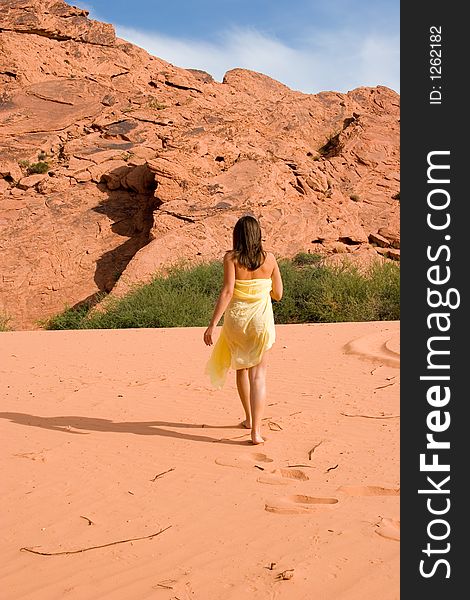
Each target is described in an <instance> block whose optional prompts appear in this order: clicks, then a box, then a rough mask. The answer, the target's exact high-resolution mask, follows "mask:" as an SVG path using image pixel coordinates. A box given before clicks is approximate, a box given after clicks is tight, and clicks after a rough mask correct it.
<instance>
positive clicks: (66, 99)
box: [0, 0, 399, 328]
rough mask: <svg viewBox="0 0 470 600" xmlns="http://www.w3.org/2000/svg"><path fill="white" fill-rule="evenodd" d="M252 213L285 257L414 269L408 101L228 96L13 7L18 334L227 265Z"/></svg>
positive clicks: (250, 79) (29, 4)
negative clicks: (407, 242)
mask: <svg viewBox="0 0 470 600" xmlns="http://www.w3.org/2000/svg"><path fill="white" fill-rule="evenodd" d="M44 163H47V164H46V165H45V166H44ZM42 171H45V172H42ZM246 212H251V213H253V214H255V215H256V216H258V217H259V218H260V219H261V223H262V226H263V229H264V233H265V236H266V245H267V247H269V248H270V249H272V250H274V251H275V252H276V254H278V255H279V256H292V255H294V254H296V253H297V252H300V251H303V252H316V253H322V254H338V253H340V254H341V253H348V256H350V257H358V260H367V259H369V258H370V256H378V254H377V252H379V253H382V254H385V255H386V256H388V257H390V258H395V259H397V258H399V250H398V248H399V96H398V95H397V94H396V93H395V92H393V91H392V90H390V89H388V88H386V87H381V86H379V87H376V88H358V89H355V90H352V91H350V92H348V93H347V94H340V93H337V92H322V93H320V94H315V95H309V94H303V93H300V92H296V91H292V90H290V89H289V88H287V87H286V86H284V85H282V84H281V83H278V82H277V81H274V80H273V79H270V78H269V77H266V76H264V75H261V74H259V73H254V72H251V71H246V70H241V69H234V70H232V71H229V72H228V73H227V74H226V75H225V77H224V80H223V83H218V82H215V81H213V79H212V77H210V75H208V74H206V73H204V72H201V71H199V70H197V69H194V70H186V69H181V68H177V67H175V66H173V65H171V64H169V63H167V62H165V61H163V60H161V59H158V58H155V57H153V56H150V55H149V54H147V53H146V52H145V51H144V50H142V49H140V48H138V47H136V46H133V45H132V44H129V43H127V42H125V41H123V40H120V39H118V38H116V37H115V35H114V30H113V28H112V26H111V25H107V24H103V23H98V22H96V21H92V20H90V19H88V18H87V12H86V11H84V10H81V9H78V8H74V7H70V6H68V5H67V4H65V2H63V1H62V0H3V2H2V11H1V14H0V232H1V233H0V311H2V310H3V312H6V313H7V314H8V315H10V316H11V318H12V323H11V324H12V325H13V326H14V327H16V328H34V327H37V326H38V325H37V322H38V320H39V319H44V318H46V317H48V316H50V315H52V314H55V313H57V312H59V311H61V310H62V309H63V308H64V306H65V305H69V306H72V305H75V304H77V303H80V302H82V301H83V300H85V299H88V298H92V297H94V295H96V294H97V293H98V292H100V291H105V292H111V291H112V293H113V294H121V293H123V292H125V291H126V290H127V289H128V286H129V285H132V284H134V283H136V282H142V281H146V280H148V279H149V278H150V277H151V276H152V274H153V273H154V272H155V271H156V270H158V269H160V268H162V267H164V266H165V265H168V264H169V263H172V262H174V261H175V260H180V259H189V260H193V261H194V260H205V259H214V258H220V257H221V254H222V253H223V250H224V249H226V248H227V249H228V248H229V247H230V244H231V228H232V226H233V224H234V223H235V221H236V219H237V218H238V217H239V216H241V215H242V214H244V213H246Z"/></svg>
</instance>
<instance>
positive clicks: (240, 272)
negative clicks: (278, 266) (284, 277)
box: [230, 251, 276, 280]
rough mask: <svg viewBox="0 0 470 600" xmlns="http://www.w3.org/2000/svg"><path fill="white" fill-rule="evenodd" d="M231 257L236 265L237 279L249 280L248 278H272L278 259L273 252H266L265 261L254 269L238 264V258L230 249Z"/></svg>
mask: <svg viewBox="0 0 470 600" xmlns="http://www.w3.org/2000/svg"><path fill="white" fill-rule="evenodd" d="M230 254H231V258H232V260H233V263H234V266H235V279H240V280H247V279H271V277H272V274H273V271H274V265H275V263H276V259H275V258H274V255H273V254H272V253H271V252H266V258H265V259H264V262H263V263H262V264H261V265H260V266H259V267H258V268H257V269H254V270H253V271H250V270H249V269H247V268H245V267H243V266H241V265H240V264H238V262H237V260H236V259H235V258H234V256H233V251H230Z"/></svg>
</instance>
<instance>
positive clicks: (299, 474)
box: [257, 469, 309, 485]
mask: <svg viewBox="0 0 470 600" xmlns="http://www.w3.org/2000/svg"><path fill="white" fill-rule="evenodd" d="M292 479H293V480H294V481H308V480H309V477H308V475H306V474H305V473H304V472H303V471H301V470H300V469H274V470H273V471H271V472H270V473H269V474H266V475H260V476H259V477H258V479H257V481H258V482H259V483H266V484H268V485H288V484H289V481H290V480H292Z"/></svg>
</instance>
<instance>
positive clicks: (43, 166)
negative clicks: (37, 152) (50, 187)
mask: <svg viewBox="0 0 470 600" xmlns="http://www.w3.org/2000/svg"><path fill="white" fill-rule="evenodd" d="M18 164H19V165H20V167H22V168H23V169H25V170H26V173H27V174H28V175H34V174H35V173H41V174H42V173H47V171H49V163H48V162H45V161H43V160H40V161H39V162H36V163H30V162H29V160H19V161H18Z"/></svg>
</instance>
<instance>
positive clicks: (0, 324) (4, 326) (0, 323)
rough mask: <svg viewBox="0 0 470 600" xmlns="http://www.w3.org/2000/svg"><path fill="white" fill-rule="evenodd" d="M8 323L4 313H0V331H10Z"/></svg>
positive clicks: (7, 317)
mask: <svg viewBox="0 0 470 600" xmlns="http://www.w3.org/2000/svg"><path fill="white" fill-rule="evenodd" d="M9 322H10V317H9V316H8V315H6V314H5V313H1V312H0V331H10V327H9V326H8V323H9Z"/></svg>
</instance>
